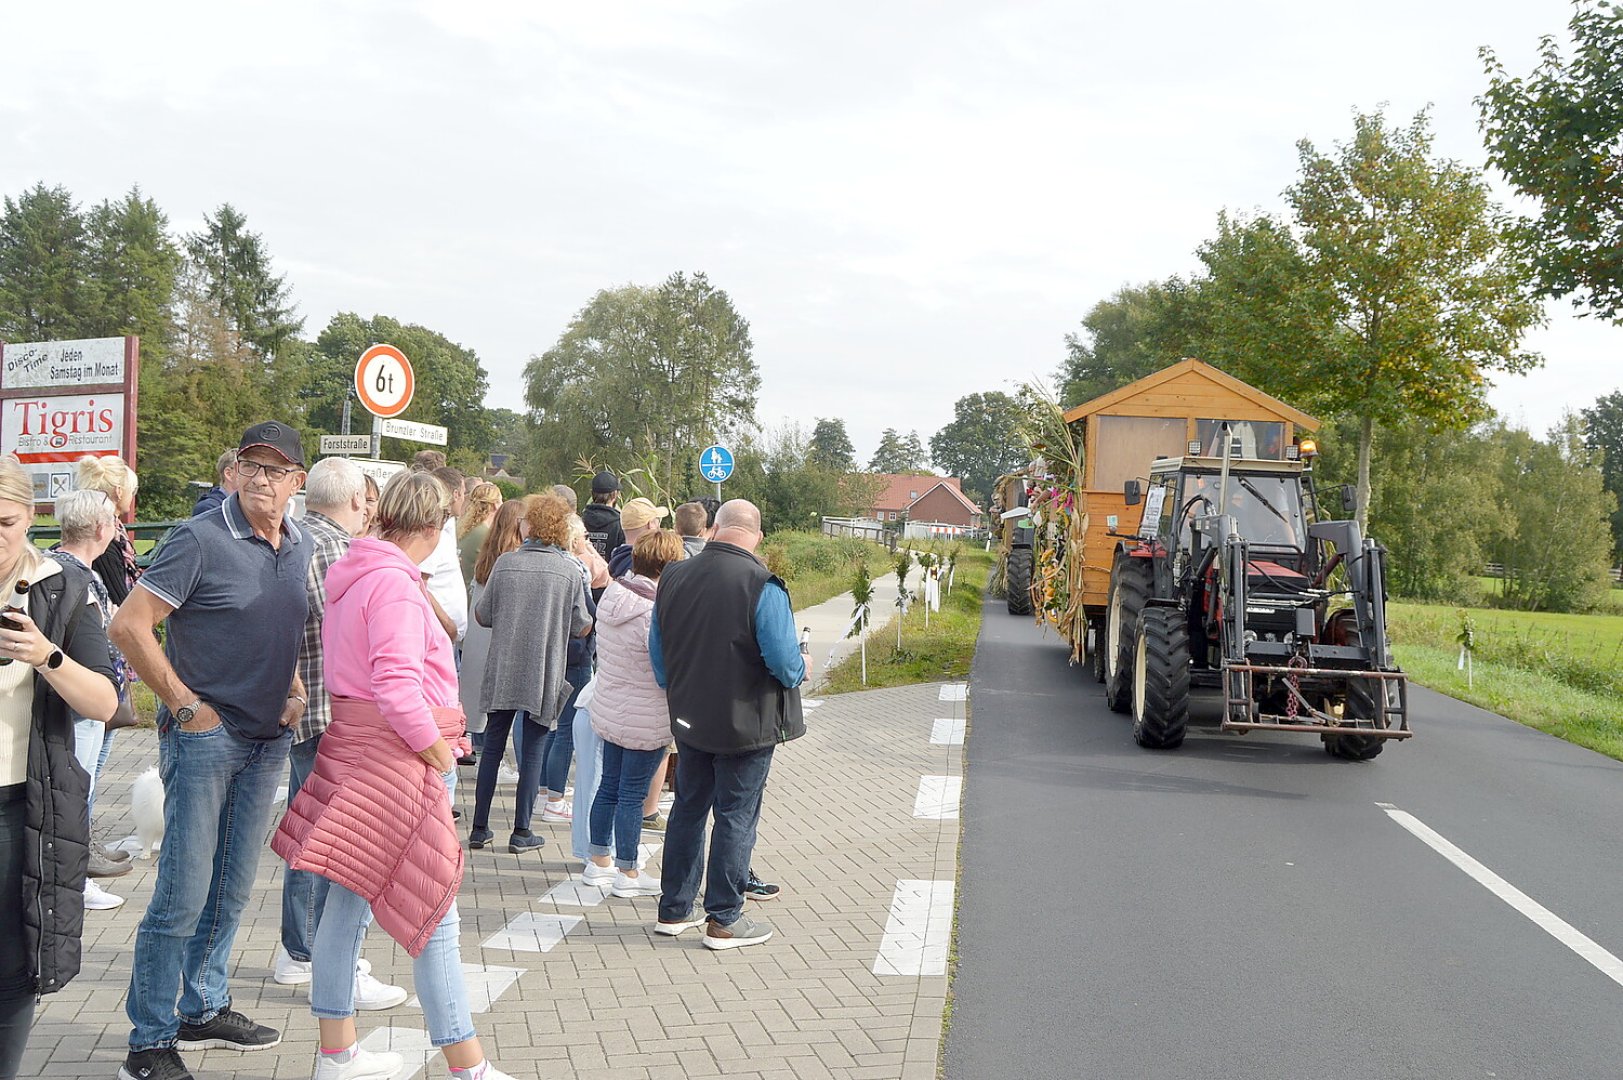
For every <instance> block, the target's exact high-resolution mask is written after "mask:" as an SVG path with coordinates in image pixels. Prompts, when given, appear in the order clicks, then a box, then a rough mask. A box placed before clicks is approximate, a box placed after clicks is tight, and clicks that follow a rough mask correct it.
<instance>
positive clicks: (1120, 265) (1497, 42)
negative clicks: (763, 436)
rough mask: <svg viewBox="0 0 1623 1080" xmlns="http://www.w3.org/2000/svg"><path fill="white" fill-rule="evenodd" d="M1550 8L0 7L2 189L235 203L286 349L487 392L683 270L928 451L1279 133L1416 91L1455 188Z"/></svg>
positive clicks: (761, 336)
mask: <svg viewBox="0 0 1623 1080" xmlns="http://www.w3.org/2000/svg"><path fill="white" fill-rule="evenodd" d="M1570 13H1571V8H1570V6H1569V5H1568V4H1567V3H1566V2H1565V0H1488V2H1485V3H1475V4H1464V3H1459V2H1447V3H1445V2H1441V0H1404V2H1393V0H1367V2H1365V3H1363V4H1360V5H1357V6H1355V7H1342V8H1335V9H1326V8H1323V7H1321V6H1318V5H1304V4H1302V3H1299V2H1292V3H1283V2H1281V3H1261V2H1230V3H1226V4H1212V3H1210V2H1209V0H1206V2H1200V3H1194V2H1186V0H1170V2H1164V3H1160V4H1153V5H1103V4H1082V3H1077V2H1076V0H1068V2H1067V0H1062V2H1054V3H945V2H929V3H924V2H918V3H915V2H896V0H868V2H865V3H847V2H839V3H830V2H826V0H825V2H822V3H814V4H813V3H805V2H803V0H802V2H797V3H776V2H774V3H766V2H750V3H731V2H706V3H680V4H678V3H648V4H626V3H610V2H602V0H597V2H593V3H586V4H556V3H542V2H536V0H422V2H416V3H406V2H400V3H390V2H381V0H316V2H312V0H277V2H276V3H219V2H218V0H211V2H207V3H166V2H163V0H154V2H149V3H144V4H131V3H127V2H119V3H104V2H99V0H98V2H88V3H87V2H76V3H50V4H6V5H5V6H4V9H3V11H0V40H4V41H5V42H6V43H7V47H6V49H5V60H4V62H3V65H0V191H3V192H4V193H6V194H10V195H16V194H17V193H19V192H20V191H22V190H23V189H24V188H26V187H27V186H29V185H31V184H33V183H34V182H35V181H37V180H42V179H43V180H44V181H46V182H47V183H50V184H63V185H65V186H66V187H68V188H69V189H70V190H71V191H72V192H73V193H74V194H75V195H76V196H77V197H78V198H79V199H80V200H82V201H83V202H84V203H85V204H87V205H88V204H90V203H93V202H96V201H99V200H101V199H103V198H107V197H117V196H118V195H120V194H121V193H123V192H124V191H126V190H128V189H129V187H130V185H132V184H135V183H139V184H140V185H141V187H142V188H143V189H144V190H145V191H146V192H147V193H148V194H150V195H152V196H153V197H154V198H155V199H156V200H157V201H158V202H159V203H160V204H161V205H162V206H163V207H164V208H165V209H166V210H167V212H168V213H169V215H170V217H171V219H172V222H173V224H174V226H175V227H176V228H177V229H178V230H187V229H191V228H195V227H196V226H197V225H198V224H200V222H201V218H202V215H203V213H204V212H206V211H208V210H210V209H212V208H213V207H215V206H217V205H218V204H219V203H221V202H225V201H229V202H231V203H233V204H235V205H236V206H237V207H238V208H239V209H240V210H242V211H243V212H244V213H246V214H247V216H248V220H249V222H250V225H251V226H252V227H253V228H254V229H255V230H257V231H259V232H260V233H262V234H263V236H264V238H265V241H266V243H267V245H268V247H269V250H270V251H271V253H272V254H273V256H274V258H275V260H276V265H277V267H278V268H279V269H280V270H282V271H284V272H285V273H286V274H287V275H288V279H289V281H290V282H291V284H292V286H293V290H294V296H295V298H296V300H297V302H298V305H299V310H300V312H301V313H302V314H303V315H304V316H305V317H306V318H307V320H308V321H307V323H306V331H307V333H309V334H311V335H313V334H315V333H316V332H318V331H319V330H320V328H321V327H322V326H323V325H324V324H325V323H326V321H327V319H328V318H329V317H330V316H331V315H333V314H334V313H335V312H339V311H356V312H359V313H361V314H363V315H370V314H373V313H385V314H389V315H392V316H395V317H397V318H399V319H402V320H405V321H410V322H418V323H422V324H424V325H426V326H429V327H431V328H433V329H435V330H438V331H440V332H442V333H444V334H445V335H447V336H448V337H450V338H452V339H453V340H456V341H459V342H461V343H463V344H465V345H467V346H469V347H471V348H473V349H474V350H475V351H477V353H478V354H479V356H480V358H481V359H482V360H483V362H484V364H485V367H486V368H487V369H488V370H489V372H490V386H491V391H490V402H491V404H497V405H509V406H512V405H516V404H518V403H519V401H520V400H521V394H522V385H521V379H520V373H521V371H522V368H523V365H524V362H525V360H526V359H527V358H528V357H530V356H531V355H533V354H535V353H537V352H540V351H542V350H544V349H546V348H547V347H548V346H549V345H551V344H552V343H553V342H554V341H555V340H556V339H557V337H558V335H559V334H560V332H561V331H562V330H563V328H564V327H565V325H566V324H567V323H568V321H569V319H570V317H571V316H572V315H573V314H574V313H575V312H576V311H578V310H579V309H580V308H581V307H582V306H583V305H584V304H585V303H586V302H587V301H588V300H589V299H590V298H591V296H592V294H593V293H595V292H596V291H597V290H599V289H602V288H606V287H612V286H616V285H620V284H624V283H627V282H635V283H638V284H653V283H656V282H658V281H659V280H660V279H661V278H663V277H664V276H666V275H667V274H669V273H670V272H672V271H675V270H688V271H694V270H704V271H707V272H708V273H709V275H710V277H711V279H712V281H713V282H715V283H716V284H717V285H719V286H721V287H722V288H725V289H726V290H727V291H728V292H729V293H730V294H731V295H732V298H733V301H734V303H735V304H736V305H737V307H738V308H739V310H740V311H741V312H742V313H743V314H744V315H745V316H746V317H747V318H748V319H749V320H750V323H751V326H752V330H753V335H754V340H755V356H756V360H757V361H758V363H759V364H760V367H761V374H762V391H761V400H760V409H759V415H760V418H761V420H762V422H763V423H765V424H769V425H771V424H776V423H780V422H783V421H785V420H794V421H799V422H801V423H803V424H805V425H806V426H807V427H808V428H809V426H810V424H811V422H812V421H813V419H814V418H816V417H819V416H841V417H844V418H845V419H846V422H847V424H848V426H849V428H850V431H851V435H852V438H853V440H854V441H855V443H856V447H857V451H858V454H859V456H864V457H865V456H866V455H867V454H869V453H871V452H872V450H873V447H874V445H875V443H876V442H877V441H878V436H879V432H880V430H881V429H882V428H884V427H886V426H895V427H898V428H901V429H902V430H904V431H905V430H907V429H909V428H916V429H917V430H918V431H919V433H920V435H921V436H922V437H923V438H925V439H926V440H928V438H929V436H930V434H931V433H932V432H933V431H935V430H936V429H937V428H938V427H940V426H941V425H943V424H945V423H946V422H948V421H949V420H950V419H951V416H952V404H953V402H954V401H955V400H956V399H957V398H959V397H960V396H962V395H964V394H967V393H972V392H975V391H979V390H988V389H998V388H1007V387H1008V386H1009V385H1010V384H1012V383H1013V382H1015V381H1019V380H1022V379H1026V378H1029V377H1031V376H1033V375H1045V376H1046V375H1049V374H1051V373H1052V372H1053V371H1054V370H1055V369H1056V368H1057V367H1058V365H1059V363H1060V361H1061V360H1062V359H1063V356H1064V344H1063V338H1064V335H1065V333H1066V332H1067V331H1068V330H1071V329H1073V328H1074V327H1075V326H1076V325H1077V323H1078V322H1079V320H1080V319H1081V318H1082V316H1083V315H1084V314H1085V313H1086V312H1087V310H1088V308H1089V307H1091V306H1092V305H1093V304H1094V303H1096V302H1097V301H1098V300H1100V299H1102V298H1104V297H1105V296H1107V295H1108V294H1110V293H1111V292H1112V291H1113V290H1115V289H1116V288H1118V287H1120V286H1121V285H1123V284H1127V283H1133V282H1139V281H1143V280H1146V279H1150V278H1161V277H1165V276H1167V275H1169V274H1173V273H1179V272H1187V271H1189V270H1190V269H1191V268H1192V267H1193V265H1194V261H1195V260H1194V256H1193V254H1192V252H1193V249H1194V248H1195V247H1196V245H1197V244H1198V243H1199V242H1200V241H1201V240H1203V239H1204V238H1206V237H1207V236H1208V235H1209V234H1210V233H1211V232H1212V229H1213V225H1214V222H1215V220H1216V216H1217V213H1218V211H1219V210H1221V209H1224V208H1228V209H1231V210H1247V209H1253V208H1262V209H1270V210H1271V209H1277V208H1279V207H1280V206H1281V205H1282V200H1281V197H1280V191H1281V190H1282V189H1283V188H1284V187H1285V186H1286V185H1287V184H1289V183H1290V182H1291V180H1292V179H1293V177H1294V175H1295V169H1296V150H1295V142H1296V140H1297V139H1299V138H1303V137H1307V138H1311V139H1312V140H1314V141H1315V142H1316V143H1318V144H1319V145H1320V146H1321V147H1323V148H1329V147H1330V145H1331V144H1332V143H1333V142H1335V141H1336V140H1338V139H1344V138H1346V137H1347V136H1349V135H1350V133H1351V130H1352V113H1353V110H1354V109H1373V108H1376V107H1378V106H1380V105H1382V104H1385V105H1386V106H1387V107H1388V108H1389V111H1390V115H1391V116H1392V117H1393V118H1394V119H1395V120H1402V119H1406V118H1407V117H1409V116H1411V115H1412V114H1413V113H1414V112H1415V111H1416V110H1418V109H1420V108H1422V107H1424V106H1426V105H1427V104H1428V103H1429V104H1431V105H1432V106H1433V109H1434V111H1433V116H1434V122H1435V128H1436V132H1437V150H1438V152H1439V153H1442V154H1446V155H1449V156H1452V157H1455V158H1458V159H1460V160H1464V161H1468V162H1471V163H1475V164H1480V163H1481V162H1482V161H1483V152H1482V147H1481V141H1480V137H1479V135H1478V132H1477V129H1476V112H1475V109H1474V107H1473V105H1472V103H1471V99H1472V97H1473V96H1474V95H1476V94H1477V93H1479V92H1480V91H1481V89H1482V87H1483V85H1484V82H1485V79H1484V76H1483V74H1482V65H1481V62H1480V61H1479V60H1478V58H1477V48H1478V47H1479V46H1481V45H1491V46H1493V47H1494V48H1495V49H1496V50H1498V51H1499V53H1500V55H1501V56H1502V57H1503V58H1504V59H1505V60H1506V62H1507V63H1508V64H1509V66H1511V67H1512V69H1513V70H1518V71H1519V70H1524V69H1526V68H1527V67H1529V66H1530V64H1531V58H1532V55H1533V50H1534V48H1535V46H1536V42H1537V38H1538V36H1539V35H1540V34H1544V33H1553V34H1557V35H1558V36H1560V37H1561V38H1562V39H1563V40H1564V39H1565V24H1566V21H1567V19H1568V18H1569V16H1570ZM1532 344H1533V345H1534V347H1536V348H1538V349H1539V350H1541V351H1542V352H1543V353H1544V354H1545V356H1546V357H1547V365H1546V367H1545V368H1544V369H1543V370H1542V371H1540V372H1538V373H1536V374H1534V375H1532V376H1530V377H1526V378H1517V379H1513V380H1504V382H1503V385H1501V386H1498V387H1496V388H1495V390H1494V392H1493V395H1492V401H1493V403H1494V405H1495V406H1497V407H1498V408H1499V409H1500V410H1501V411H1503V412H1505V413H1506V414H1507V415H1509V416H1510V417H1511V418H1512V419H1513V420H1517V421H1520V422H1522V423H1525V424H1526V425H1527V426H1529V427H1531V428H1533V429H1534V430H1535V431H1538V432H1542V431H1543V430H1544V429H1546V428H1547V427H1549V426H1550V425H1551V424H1553V423H1554V422H1555V421H1556V420H1557V419H1558V418H1559V416H1560V414H1561V412H1562V411H1563V410H1565V409H1568V408H1578V407H1582V406H1584V405H1586V404H1589V403H1590V402H1592V401H1593V400H1594V398H1595V397H1596V396H1598V395H1599V394H1601V393H1605V392H1608V391H1611V390H1613V389H1617V388H1618V386H1619V385H1620V383H1623V373H1620V368H1619V366H1618V364H1617V362H1616V359H1615V358H1616V356H1617V354H1618V350H1619V347H1620V345H1623V328H1613V327H1610V326H1608V325H1605V324H1600V323H1595V322H1593V321H1592V320H1588V321H1580V320H1577V319H1574V318H1573V317H1572V316H1571V315H1570V314H1569V313H1568V309H1567V308H1566V307H1565V305H1553V306H1552V307H1551V310H1550V326H1549V327H1548V328H1547V329H1545V330H1542V331H1540V332H1538V333H1537V334H1536V335H1535V337H1534V338H1533V341H1532Z"/></svg>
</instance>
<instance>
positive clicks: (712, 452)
mask: <svg viewBox="0 0 1623 1080" xmlns="http://www.w3.org/2000/svg"><path fill="white" fill-rule="evenodd" d="M699 471H700V472H701V473H703V474H704V478H705V479H706V480H709V481H710V482H711V483H713V484H715V485H716V499H717V500H718V501H719V500H720V499H721V485H722V483H723V482H724V481H725V480H726V479H727V478H728V477H729V476H731V475H733V452H732V451H731V450H729V449H727V448H726V447H725V446H722V445H721V444H720V443H717V444H716V445H714V446H707V447H705V448H704V449H703V450H702V451H700V452H699Z"/></svg>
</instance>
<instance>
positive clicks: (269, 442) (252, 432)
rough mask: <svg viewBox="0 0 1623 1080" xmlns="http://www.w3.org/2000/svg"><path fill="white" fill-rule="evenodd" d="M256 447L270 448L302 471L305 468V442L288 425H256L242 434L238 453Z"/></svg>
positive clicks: (274, 422) (273, 422) (267, 423)
mask: <svg viewBox="0 0 1623 1080" xmlns="http://www.w3.org/2000/svg"><path fill="white" fill-rule="evenodd" d="M256 446H268V447H270V448H271V449H272V450H275V451H276V452H277V453H278V454H281V455H282V456H283V457H285V458H287V460H288V461H289V462H290V463H291V464H294V465H297V466H299V467H300V468H301V469H302V468H303V467H304V441H303V440H302V439H300V438H299V433H298V432H297V431H295V430H293V429H292V428H290V427H288V426H287V425H286V424H278V423H277V422H276V421H275V420H266V421H265V422H264V423H262V424H255V425H254V426H253V427H251V428H249V429H248V430H247V431H244V432H243V433H242V442H241V443H239V444H238V445H237V453H239V454H240V453H242V452H243V451H244V450H250V449H252V448H253V447H256Z"/></svg>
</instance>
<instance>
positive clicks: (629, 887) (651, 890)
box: [609, 872, 659, 897]
mask: <svg viewBox="0 0 1623 1080" xmlns="http://www.w3.org/2000/svg"><path fill="white" fill-rule="evenodd" d="M609 893H610V895H613V896H623V897H632V896H658V895H659V879H658V878H657V877H654V876H653V875H651V874H638V875H637V876H636V877H627V876H626V875H625V873H624V872H621V873H617V874H615V875H614V888H612V889H610V890H609Z"/></svg>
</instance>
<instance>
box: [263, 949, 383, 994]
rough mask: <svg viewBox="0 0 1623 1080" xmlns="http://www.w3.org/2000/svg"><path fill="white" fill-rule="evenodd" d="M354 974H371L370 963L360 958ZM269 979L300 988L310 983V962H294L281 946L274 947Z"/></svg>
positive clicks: (356, 962) (356, 963) (364, 958)
mask: <svg viewBox="0 0 1623 1080" xmlns="http://www.w3.org/2000/svg"><path fill="white" fill-rule="evenodd" d="M355 972H356V974H358V975H370V974H372V961H370V960H368V959H367V958H366V957H364V956H363V957H361V958H360V959H359V960H357V961H355ZM271 978H273V979H275V980H276V981H277V982H279V983H281V984H282V985H283V986H300V985H303V984H304V983H307V982H309V981H310V961H308V960H295V959H293V957H292V956H291V955H290V954H289V953H288V951H287V949H286V948H284V947H283V946H281V945H278V946H276V970H275V971H274V972H273V973H272V975H271Z"/></svg>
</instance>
